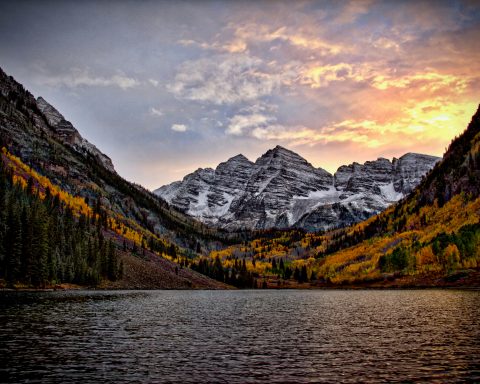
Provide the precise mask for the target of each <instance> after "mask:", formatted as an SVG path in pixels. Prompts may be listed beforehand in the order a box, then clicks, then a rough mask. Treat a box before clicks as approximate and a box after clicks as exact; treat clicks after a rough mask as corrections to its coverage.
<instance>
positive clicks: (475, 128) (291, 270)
mask: <svg viewBox="0 0 480 384" xmlns="http://www.w3.org/2000/svg"><path fill="white" fill-rule="evenodd" d="M411 158H412V157H411V156H410V155H407V159H406V160H407V164H410V163H411ZM357 167H358V166H357ZM406 168H407V169H408V166H406ZM412 177H413V176H412ZM344 184H345V182H344ZM353 184H354V185H355V186H358V184H359V183H357V182H355V183H353ZM240 260H242V265H244V268H245V269H246V270H247V271H248V272H249V273H251V274H252V276H253V278H254V279H256V281H257V282H261V285H262V286H263V287H274V288H277V287H282V288H289V287H294V288H296V287H305V288H307V287H312V286H313V287H318V286H320V287H324V286H328V287H335V286H344V285H347V286H375V287H392V286H396V287H399V286H416V287H426V286H457V287H468V286H475V287H480V107H479V109H478V111H477V112H476V114H475V115H474V116H473V118H472V121H471V123H470V124H469V126H468V128H467V130H466V131H465V132H464V133H463V134H462V135H461V136H460V137H458V138H455V139H454V140H453V141H452V143H451V145H450V146H449V148H448V150H447V152H446V153H445V156H444V158H443V160H442V161H441V162H439V163H438V164H437V165H436V166H435V168H434V169H433V170H432V171H431V172H429V173H428V174H427V176H426V177H425V178H423V180H422V181H421V182H420V184H419V186H418V187H417V188H416V189H414V190H413V191H412V192H411V193H410V194H409V195H408V196H407V197H405V198H404V199H402V200H401V201H399V202H398V203H397V204H395V205H394V206H391V207H389V208H387V209H386V210H385V211H384V212H382V213H380V214H379V215H376V216H374V217H371V218H369V219H368V220H366V221H363V222H360V223H357V224H355V225H352V226H350V227H347V228H342V229H335V230H331V231H327V232H318V233H304V232H302V231H300V230H295V229H290V230H284V231H278V230H277V231H274V230H267V231H263V232H258V233H257V237H256V238H255V239H254V240H252V241H249V242H244V243H242V244H241V245H235V246H230V247H227V248H225V249H222V250H214V251H212V252H211V253H210V255H209V256H208V258H203V259H201V260H199V261H197V265H200V264H201V265H202V266H205V265H207V266H209V267H210V268H212V267H213V266H214V265H217V267H216V268H217V270H218V269H219V266H221V267H222V268H223V270H222V271H221V273H219V272H217V273H216V275H217V276H218V275H220V276H225V280H226V279H227V277H229V276H231V273H232V271H235V270H237V268H238V264H239V263H238V262H239V261H240Z"/></svg>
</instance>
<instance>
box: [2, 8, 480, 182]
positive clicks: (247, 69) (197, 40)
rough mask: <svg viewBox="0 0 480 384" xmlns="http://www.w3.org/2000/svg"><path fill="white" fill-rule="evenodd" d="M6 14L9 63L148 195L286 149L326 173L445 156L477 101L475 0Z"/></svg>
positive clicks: (479, 12) (479, 17)
mask: <svg viewBox="0 0 480 384" xmlns="http://www.w3.org/2000/svg"><path fill="white" fill-rule="evenodd" d="M53 6H55V8H56V11H59V12H61V13H62V14H64V15H65V17H62V20H60V21H58V20H57V18H56V17H54V16H53V15H54V14H55V12H51V11H50V10H49V9H50V8H51V7H53ZM4 8H8V9H5V11H6V12H2V15H1V16H0V20H1V23H0V25H1V27H0V28H1V31H2V36H4V41H5V43H4V44H2V47H1V48H0V56H1V57H2V65H3V66H4V67H5V68H4V69H5V70H7V72H9V73H12V74H13V75H14V76H15V77H16V78H17V79H19V80H20V81H21V82H22V83H24V84H25V85H26V86H27V87H28V88H29V89H30V90H31V91H32V92H33V93H34V94H35V95H36V96H38V95H42V96H44V97H45V98H46V99H47V100H49V101H51V102H52V103H53V104H55V105H57V106H58V107H59V109H60V110H62V111H64V113H65V114H66V118H67V119H69V120H71V121H72V123H73V124H74V125H75V126H76V127H77V128H78V129H79V130H80V132H81V133H82V134H83V135H84V136H86V137H87V138H88V139H89V140H90V141H92V142H95V143H96V144H97V145H98V146H99V148H101V149H102V150H103V151H104V152H106V153H107V154H109V155H110V156H111V157H112V159H113V161H114V164H115V166H116V168H117V170H118V171H119V173H120V174H121V175H122V176H124V177H126V178H128V179H131V180H134V181H136V182H139V183H141V184H142V185H145V186H146V187H148V188H155V187H158V186H160V185H162V184H165V183H168V182H171V181H174V180H177V179H181V178H182V177H183V176H184V175H185V174H186V173H188V172H191V171H193V170H195V169H196V168H198V166H202V167H208V166H216V165H217V164H218V163H219V162H221V161H224V160H225V159H227V158H228V157H231V156H234V155H236V154H238V153H243V154H244V155H246V156H247V157H249V158H250V159H251V160H255V159H256V158H257V157H258V156H260V155H261V154H262V153H263V152H265V151H266V150H267V149H269V148H272V147H274V146H275V145H277V144H281V145H283V146H285V147H288V148H291V149H292V150H294V151H296V152H298V153H299V154H301V155H302V156H304V157H305V158H306V159H307V160H309V161H310V162H312V163H313V164H314V165H315V166H318V167H323V168H325V169H327V170H329V171H331V172H334V171H335V170H336V169H337V168H338V167H339V166H340V165H342V164H348V163H351V162H353V161H358V162H364V161H366V160H372V159H376V158H377V157H379V156H383V157H388V158H392V157H394V156H396V157H398V156H401V155H403V154H404V153H406V152H421V153H428V154H432V155H442V154H443V152H444V149H445V147H446V146H447V145H448V143H449V142H450V141H451V140H452V139H453V138H454V137H455V136H456V135H458V134H459V133H460V132H462V131H463V130H464V129H465V127H466V125H467V123H468V122H469V120H470V118H471V116H472V114H473V113H474V112H475V111H476V109H477V107H478V104H479V102H480V98H479V93H478V90H479V89H480V64H479V63H480V57H479V56H480V38H479V36H480V7H479V6H478V3H475V2H468V1H466V2H461V1H455V2H450V1H441V2H428V1H427V2H377V1H352V2H348V1H344V2H332V3H329V2H309V1H301V2H281V1H280V2H267V1H265V2H256V3H251V2H225V3H216V2H208V1H207V2H191V3H189V2H183V3H181V4H175V5H174V4H173V2H172V3H169V2H144V3H141V4H132V3H122V2H119V3H108V4H107V3H98V4H95V7H94V6H93V3H92V4H87V5H84V6H79V5H78V4H77V3H76V2H68V1H67V2H58V3H56V2H51V3H47V4H42V5H39V4H36V3H34V2H20V3H18V4H9V5H8V4H7V5H4ZM93 8H95V11H94V12H90V11H91V10H92V9H93ZM125 8H128V12H125ZM57 13H58V12H57ZM68 15H75V17H74V18H73V17H72V18H69V16H68ZM112 15H116V16H115V17H113V18H112ZM54 19H55V21H54ZM112 20H113V21H112ZM14 25H15V27H13V26H14ZM52 26H53V27H52ZM19 31H20V32H21V33H19ZM22 31H23V32H22ZM26 31H29V32H28V33H26ZM85 31H91V33H92V36H93V35H94V36H95V39H93V40H92V39H90V38H89V37H88V35H89V34H88V33H85ZM89 33H90V32H89ZM112 41H113V42H115V43H111V42H112ZM120 41H122V43H120ZM106 42H110V43H109V44H107V43H106ZM54 48H55V49H54Z"/></svg>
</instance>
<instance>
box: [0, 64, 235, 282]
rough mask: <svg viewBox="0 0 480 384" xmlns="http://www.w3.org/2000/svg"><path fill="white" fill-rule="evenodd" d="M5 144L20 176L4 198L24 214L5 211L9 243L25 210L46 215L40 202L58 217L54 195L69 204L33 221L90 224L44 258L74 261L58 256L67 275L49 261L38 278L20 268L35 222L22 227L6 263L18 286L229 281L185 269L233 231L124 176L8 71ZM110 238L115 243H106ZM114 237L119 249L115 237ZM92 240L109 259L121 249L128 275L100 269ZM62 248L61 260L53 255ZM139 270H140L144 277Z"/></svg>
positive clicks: (0, 118) (0, 99) (2, 123)
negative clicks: (189, 212) (222, 230)
mask: <svg viewBox="0 0 480 384" xmlns="http://www.w3.org/2000/svg"><path fill="white" fill-rule="evenodd" d="M0 147H2V160H3V163H4V165H5V167H6V168H5V171H4V173H5V175H9V174H10V173H11V177H10V176H8V177H10V179H11V180H10V179H8V177H7V179H6V182H5V183H4V184H3V185H4V190H3V191H2V196H3V198H4V201H2V204H10V205H11V206H12V207H16V208H15V209H13V211H15V214H12V215H10V216H8V217H2V220H1V222H2V224H3V225H2V231H4V233H2V239H8V237H9V235H8V233H9V232H8V231H10V230H12V229H11V228H13V227H15V225H13V224H11V223H10V224H11V225H9V224H8V220H13V221H14V222H16V220H17V219H19V217H17V216H18V214H20V213H22V210H25V211H27V212H29V211H30V210H32V212H37V211H36V208H35V207H40V208H39V209H40V211H41V212H43V213H45V212H47V213H46V214H47V216H48V215H49V214H50V213H51V212H50V211H51V209H52V207H51V206H50V205H49V204H50V202H49V201H50V199H53V198H55V199H57V200H58V204H60V203H61V204H60V205H61V206H60V205H58V210H59V211H58V212H57V213H56V215H54V216H52V217H49V218H48V219H47V218H45V217H44V214H43V213H42V215H40V217H39V218H37V217H36V216H35V215H34V217H33V218H32V220H33V221H35V220H37V219H38V220H40V222H41V223H43V224H42V228H43V226H44V225H45V223H44V222H45V221H46V222H49V223H50V224H51V223H52V222H53V223H55V222H56V220H59V222H62V223H63V222H64V220H67V222H69V223H71V225H73V226H77V225H80V224H82V223H83V224H82V225H81V228H80V229H79V228H77V229H75V233H77V235H78V236H80V237H79V238H76V237H75V236H73V235H72V233H70V232H65V233H64V234H63V236H64V238H66V239H71V240H72V241H74V240H75V241H74V243H72V244H71V245H68V244H66V243H65V242H60V244H54V245H51V246H50V247H47V246H46V249H47V250H46V251H45V252H46V253H45V255H47V254H48V255H49V256H48V255H47V256H48V257H47V256H45V255H43V256H42V258H43V257H44V256H45V260H50V259H51V260H54V259H55V258H57V259H58V258H60V259H62V258H65V260H63V259H62V260H63V261H62V260H60V259H59V260H57V261H58V263H57V264H58V270H57V272H58V273H53V272H52V271H50V272H49V273H47V272H45V271H44V270H43V269H44V267H42V268H40V271H39V272H38V273H37V272H35V273H33V274H32V276H35V277H34V278H33V279H32V276H29V273H30V272H28V269H29V267H28V268H27V264H28V263H27V264H25V265H24V266H23V267H20V266H18V265H17V264H18V263H19V261H18V260H17V257H16V256H15V252H14V255H12V254H11V253H12V252H11V251H12V249H14V248H15V249H17V248H18V247H19V246H20V245H19V244H21V243H25V239H24V238H23V237H22V236H25V235H26V233H27V228H28V227H29V225H28V224H27V222H28V220H27V219H26V218H25V220H27V221H25V220H24V221H25V222H24V227H25V228H24V229H23V232H22V231H21V230H20V232H19V233H18V236H20V237H21V240H19V243H18V244H17V245H15V244H14V245H11V244H10V245H8V246H9V247H10V248H11V249H10V250H9V251H8V252H6V254H4V257H3V258H2V260H1V265H2V271H1V273H0V274H1V277H4V278H6V281H7V283H8V284H9V285H12V284H15V283H16V282H19V283H24V284H27V285H29V284H31V285H34V286H45V285H48V284H51V283H54V282H72V283H75V282H76V283H81V284H87V285H98V284H100V283H102V284H103V283H104V282H106V281H109V280H110V281H111V280H117V283H116V286H117V287H121V286H122V284H123V283H121V281H125V282H126V283H125V286H126V287H129V286H132V285H133V286H135V287H137V288H141V287H144V288H182V287H184V288H189V287H219V286H223V285H221V284H219V283H217V282H215V281H212V280H210V279H206V278H205V277H204V276H201V275H199V274H198V273H195V272H193V271H191V270H188V271H186V270H183V268H182V267H183V266H186V265H187V264H188V260H189V259H190V258H192V257H193V256H194V255H196V252H200V251H201V250H202V249H204V250H209V249H212V248H213V249H215V248H216V247H220V246H222V241H228V237H227V234H222V233H220V232H218V231H216V230H212V229H209V228H207V227H205V226H204V225H202V224H201V223H197V222H196V221H195V220H193V219H191V218H190V217H188V216H186V215H184V214H182V213H180V212H178V211H176V210H175V209H173V208H172V207H170V206H169V205H168V204H167V203H165V202H164V201H162V200H161V199H159V198H158V197H156V196H154V195H152V194H151V193H150V192H148V191H147V190H145V189H143V188H142V187H140V186H138V185H135V184H132V183H129V182H127V181H126V180H124V179H123V178H121V177H120V176H119V175H118V174H117V173H116V172H115V170H114V168H113V164H112V163H111V160H110V159H109V158H108V156H106V155H104V154H103V153H102V152H100V151H99V150H98V149H97V148H96V147H95V146H94V145H92V144H91V143H89V142H88V141H87V140H85V139H84V138H82V137H81V135H80V133H79V132H78V131H77V130H76V129H75V128H74V127H73V125H72V124H71V123H70V122H68V121H67V120H65V118H64V117H63V116H62V115H61V114H60V113H59V112H58V111H57V110H56V109H55V108H54V107H53V106H51V105H50V104H48V103H47V102H46V101H45V100H44V99H42V98H38V99H37V100H36V99H35V98H34V97H33V96H32V95H31V94H30V93H29V92H28V91H26V90H25V89H24V88H23V86H22V85H20V84H19V83H17V82H16V81H15V80H14V79H13V78H12V77H9V76H7V75H6V74H5V73H4V72H3V71H1V70H0ZM47 191H48V193H47ZM42 207H43V208H42ZM34 208H35V209H34ZM44 211H45V212H44ZM7 212H8V210H7ZM72 215H73V221H72ZM65 217H66V218H65ZM86 223H90V224H89V225H90V227H92V228H90V227H89V226H88V225H87V224H86ZM51 225H53V224H51ZM62 225H63V224H62ZM85 225H87V226H85ZM47 227H48V225H47ZM94 227H101V231H100V230H97V231H96V232H95V231H94V230H93V228H94ZM72 230H73V229H72ZM82 231H84V232H85V233H83V234H82V233H81V232H82ZM32 236H33V235H32ZM42 236H44V235H42ZM33 237H34V238H37V236H36V235H35V236H33ZM82 239H83V240H82ZM101 239H104V240H105V244H106V245H105V246H104V244H103V240H101ZM109 239H110V240H112V241H111V243H112V245H109V244H108V243H109V242H107V241H106V240H109ZM77 243H78V244H77ZM98 243H100V244H99V245H98ZM82 244H83V245H82ZM87 244H97V245H98V247H97V249H95V250H92V252H91V253H92V254H96V255H97V256H98V255H101V256H102V257H104V256H105V255H106V254H108V253H109V252H110V253H113V250H111V248H115V249H116V252H117V253H118V259H119V262H120V261H123V265H124V267H123V268H122V270H123V272H124V273H123V274H122V279H120V280H119V276H114V274H112V273H106V269H105V267H101V266H100V267H99V266H98V265H97V264H98V263H97V261H98V260H97V259H96V256H95V257H92V256H90V258H88V257H87V256H85V254H86V253H88V252H87V251H86V248H87ZM59 247H60V248H59ZM105 247H107V248H105ZM108 247H110V248H108ZM7 248H8V247H7ZM109 249H110V251H109ZM17 251H18V249H17ZM18 252H20V251H18ZM52 252H53V254H55V255H57V256H55V257H53V256H52ZM27 253H28V252H27ZM68 255H70V256H68ZM132 255H133V256H132ZM37 256H38V255H37ZM37 256H35V255H33V254H32V255H30V256H28V258H33V259H37V258H38V257H37ZM5 257H13V259H12V260H14V261H13V264H14V265H13V267H12V268H10V270H11V271H13V272H8V268H9V267H8V266H7V264H8V263H10V261H8V260H7V262H6V261H5V260H6V259H5ZM25 257H26V256H25ZM25 257H24V259H25ZM132 257H133V258H134V259H132ZM49 258H50V259H49ZM98 262H99V263H100V264H101V262H100V261H98ZM5 263H6V264H5ZM21 263H22V262H20V264H21ZM42 263H43V262H42ZM52 263H53V262H51V263H50V264H52ZM53 264H55V263H53ZM42 265H43V264H42ZM44 266H45V265H44ZM130 266H132V268H130ZM133 267H135V268H133ZM22 268H23V270H22ZM65 270H68V273H66V272H65ZM135 270H136V271H137V272H135ZM138 271H141V273H140V272H138ZM9 273H10V276H9V275H8V274H9ZM132 273H133V274H135V273H136V277H134V276H133V275H132ZM142 276H143V277H142ZM119 281H120V282H119Z"/></svg>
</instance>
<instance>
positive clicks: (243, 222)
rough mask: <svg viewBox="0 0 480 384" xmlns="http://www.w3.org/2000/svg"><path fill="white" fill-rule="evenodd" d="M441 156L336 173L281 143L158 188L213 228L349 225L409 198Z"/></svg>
mask: <svg viewBox="0 0 480 384" xmlns="http://www.w3.org/2000/svg"><path fill="white" fill-rule="evenodd" d="M439 160H440V158H438V157H435V156H429V155H423V154H416V153H407V154H405V155H403V156H401V157H400V158H399V159H396V158H394V159H393V160H392V161H390V160H388V159H385V158H379V159H377V160H375V161H367V162H366V163H365V164H359V163H353V164H350V165H344V166H341V167H340V168H338V170H337V172H335V174H334V175H332V174H330V173H329V172H327V171H326V170H324V169H322V168H315V167H314V166H313V165H312V164H310V163H309V162H308V161H307V160H305V159H304V158H303V157H301V156H300V155H298V154H296V153H295V152H293V151H290V150H288V149H286V148H283V147H281V146H276V147H275V148H273V149H271V150H268V151H267V152H266V153H265V154H263V155H262V156H261V157H259V158H258V159H257V160H256V161H255V162H251V161H250V160H248V159H247V158H246V157H245V156H243V155H241V154H240V155H237V156H234V157H232V158H230V159H228V160H227V161H225V162H223V163H220V164H219V165H218V166H217V168H216V169H212V168H200V169H198V170H196V171H195V172H193V173H191V174H189V175H187V176H185V177H184V178H183V180H182V181H176V182H174V183H172V184H169V185H165V186H163V187H161V188H158V189H157V190H155V191H154V193H155V194H156V195H158V196H160V197H162V198H163V199H165V200H166V201H167V202H169V203H170V204H172V205H173V206H175V207H176V208H178V209H180V210H182V211H183V212H185V213H187V214H189V215H191V216H193V217H196V218H198V219H199V220H201V221H203V222H204V223H206V224H209V225H211V226H216V227H221V228H225V229H230V230H238V229H250V230H252V229H268V228H287V227H296V228H303V229H305V230H308V231H315V230H326V229H328V228H332V227H344V226H347V225H350V224H353V223H356V222H359V221H362V220H365V219H367V218H369V217H370V216H372V215H375V214H377V213H379V212H381V211H383V210H385V209H386V208H387V207H388V206H390V205H391V204H393V203H395V202H397V201H399V200H400V199H402V198H403V197H405V196H406V195H408V194H409V193H410V192H411V191H412V190H413V189H414V188H415V187H416V186H417V185H418V184H419V183H420V181H421V180H422V177H424V176H425V175H426V174H427V173H428V172H429V171H430V170H431V169H432V168H433V167H434V166H435V164H436V163H437V162H438V161H439Z"/></svg>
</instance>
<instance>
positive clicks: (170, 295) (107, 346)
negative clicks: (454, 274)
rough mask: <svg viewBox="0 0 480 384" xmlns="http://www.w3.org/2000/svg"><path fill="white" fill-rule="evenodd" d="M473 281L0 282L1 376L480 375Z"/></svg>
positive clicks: (352, 378)
mask: <svg viewBox="0 0 480 384" xmlns="http://www.w3.org/2000/svg"><path fill="white" fill-rule="evenodd" d="M479 315H480V292H478V291H456V290H360V291H353V290H352V291H350V290H345V291H344V290H317V291H301V290H283V291H282V290H278V291H277V290H256V291H253V290H251V291H108V292H105V291H66V292H44V293H15V292H10V293H8V292H0V382H7V383H14V382H15V383H19V382H31V383H34V382H42V383H57V382H63V383H98V382H103V383H131V382H137V383H138V382H145V383H155V382H177V383H189V382H191V383H199V382H200V383H201V382H220V383H256V382H265V383H267V382H268V383H276V382H279V383H280V382H281V383H284V382H294V383H307V382H326V383H332V382H344V383H353V382H392V381H393V382H432V381H433V382H460V381H469V382H474V381H479V382H480V316H479Z"/></svg>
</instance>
